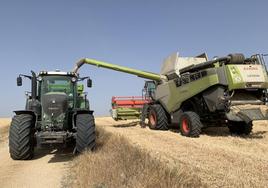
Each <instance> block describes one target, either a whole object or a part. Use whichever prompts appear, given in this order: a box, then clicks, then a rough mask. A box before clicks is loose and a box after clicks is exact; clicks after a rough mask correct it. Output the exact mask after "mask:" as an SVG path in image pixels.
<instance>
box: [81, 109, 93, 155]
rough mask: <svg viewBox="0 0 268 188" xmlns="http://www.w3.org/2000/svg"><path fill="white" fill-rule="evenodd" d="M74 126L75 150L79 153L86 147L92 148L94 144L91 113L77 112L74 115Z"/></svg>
mask: <svg viewBox="0 0 268 188" xmlns="http://www.w3.org/2000/svg"><path fill="white" fill-rule="evenodd" d="M76 127H77V135H76V151H77V152H79V153H81V152H83V151H84V150H86V149H89V150H93V149H94V148H95V146H96V133H95V121H94V116H93V115H91V114H78V115H77V116H76Z"/></svg>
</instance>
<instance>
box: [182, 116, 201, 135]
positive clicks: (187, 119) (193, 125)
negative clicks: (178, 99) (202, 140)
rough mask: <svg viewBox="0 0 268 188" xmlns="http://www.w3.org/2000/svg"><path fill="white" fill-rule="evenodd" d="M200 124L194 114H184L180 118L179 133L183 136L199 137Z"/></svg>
mask: <svg viewBox="0 0 268 188" xmlns="http://www.w3.org/2000/svg"><path fill="white" fill-rule="evenodd" d="M201 128H202V123H201V121H200V118H199V116H198V115H197V114H196V113H195V112H191V111H188V112H184V113H183V114H182V115H181V118H180V131H181V134H182V135H183V136H187V137H199V135H200V133H201Z"/></svg>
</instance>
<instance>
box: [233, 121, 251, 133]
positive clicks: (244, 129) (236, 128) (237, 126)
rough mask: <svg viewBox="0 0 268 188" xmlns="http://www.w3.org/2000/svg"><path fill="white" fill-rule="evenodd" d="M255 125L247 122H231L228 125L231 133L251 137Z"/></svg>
mask: <svg viewBox="0 0 268 188" xmlns="http://www.w3.org/2000/svg"><path fill="white" fill-rule="evenodd" d="M252 127H253V124H252V122H249V123H246V122H242V121H239V122H236V121H230V122H229V124H228V128H229V131H230V132H231V133H233V134H238V135H241V134H245V135H249V134H250V133H251V131H252Z"/></svg>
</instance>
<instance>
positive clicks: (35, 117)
mask: <svg viewBox="0 0 268 188" xmlns="http://www.w3.org/2000/svg"><path fill="white" fill-rule="evenodd" d="M14 113H15V114H16V115H21V114H29V115H32V116H33V121H34V126H35V125H36V122H37V115H36V113H35V112H34V111H31V110H16V111H14Z"/></svg>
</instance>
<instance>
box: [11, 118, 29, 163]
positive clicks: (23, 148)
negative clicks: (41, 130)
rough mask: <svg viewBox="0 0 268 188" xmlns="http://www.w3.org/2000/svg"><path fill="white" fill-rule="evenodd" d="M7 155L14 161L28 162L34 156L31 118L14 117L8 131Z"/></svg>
mask: <svg viewBox="0 0 268 188" xmlns="http://www.w3.org/2000/svg"><path fill="white" fill-rule="evenodd" d="M9 153H10V157H11V158H12V159H14V160H29V159H32V158H33V155H34V128H33V116H32V115H29V114H21V115H15V116H14V117H13V118H12V122H11V125H10V129H9Z"/></svg>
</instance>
